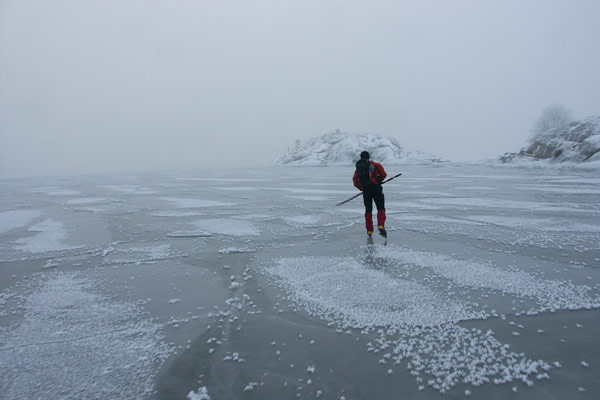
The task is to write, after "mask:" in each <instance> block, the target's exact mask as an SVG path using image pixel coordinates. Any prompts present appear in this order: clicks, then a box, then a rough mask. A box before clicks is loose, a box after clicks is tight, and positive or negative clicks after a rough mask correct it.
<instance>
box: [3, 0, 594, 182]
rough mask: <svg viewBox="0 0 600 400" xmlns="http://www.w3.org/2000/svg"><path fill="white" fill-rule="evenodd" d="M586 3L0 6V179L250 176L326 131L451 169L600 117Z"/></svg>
mask: <svg viewBox="0 0 600 400" xmlns="http://www.w3.org/2000/svg"><path fill="white" fill-rule="evenodd" d="M599 21H600V1H598V0H589V1H586V0H572V1H566V0H560V1H553V0H537V1H531V0H529V1H528V0H503V1H483V0H479V1H461V0H456V1H442V0H439V1H419V2H416V1H399V0H397V1H377V0H370V1H355V0H343V1H329V0H317V1H312V0H303V1H300V0H297V1H286V0H269V1H266V0H254V1H229V0H214V1H213V0H186V1H184V0H169V1H166V0H161V1H159V0H97V1H93V0H90V1H79V0H52V1H44V0H37V1H35V0H0V176H15V175H30V174H31V175H39V174H54V173H57V174H60V173H78V172H103V171H113V170H140V169H142V170H143V169H163V168H190V167H191V168H194V167H206V166H208V167H211V166H219V165H225V166H243V165H263V164H265V163H268V162H270V161H272V160H273V159H274V158H275V157H276V156H277V155H279V154H280V153H281V152H283V151H285V150H286V148H287V147H288V146H290V145H292V144H293V142H294V141H295V140H296V139H301V140H305V139H308V138H310V137H313V136H319V135H322V134H324V133H326V132H330V131H333V130H335V129H336V128H339V129H341V130H342V131H347V132H369V133H379V134H382V135H385V136H392V137H395V138H396V139H398V141H399V142H400V144H401V145H403V146H405V147H408V148H412V149H418V150H422V151H427V152H430V153H434V154H436V155H439V156H442V157H445V158H448V159H451V160H455V161H463V160H478V159H482V158H488V157H493V156H497V155H500V154H502V153H504V152H506V151H517V150H518V149H519V148H520V147H521V146H523V145H524V144H525V140H526V138H527V136H528V131H529V129H530V127H531V125H532V123H533V121H534V120H535V118H537V117H538V116H539V114H540V113H541V111H542V109H543V108H544V107H545V106H547V105H549V104H561V105H564V106H566V107H567V108H569V109H570V110H571V111H572V113H573V115H574V116H575V117H578V118H580V117H586V116H589V115H594V114H599V113H600V22H599Z"/></svg>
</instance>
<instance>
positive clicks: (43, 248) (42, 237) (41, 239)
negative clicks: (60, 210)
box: [15, 219, 78, 253]
mask: <svg viewBox="0 0 600 400" xmlns="http://www.w3.org/2000/svg"><path fill="white" fill-rule="evenodd" d="M29 231H30V232H38V233H37V234H36V235H34V236H31V237H28V238H21V239H18V240H17V241H16V244H17V246H15V249H17V250H20V251H26V252H28V253H45V252H50V251H61V250H72V249H76V248H78V246H71V245H69V244H67V243H65V240H66V239H67V230H66V229H65V228H64V224H63V223H62V222H57V221H53V220H51V219H47V220H45V221H43V222H40V223H39V224H36V225H34V226H32V227H31V228H29Z"/></svg>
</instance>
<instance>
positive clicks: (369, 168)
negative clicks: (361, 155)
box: [356, 160, 375, 188]
mask: <svg viewBox="0 0 600 400" xmlns="http://www.w3.org/2000/svg"><path fill="white" fill-rule="evenodd" d="M374 173H375V168H373V164H371V162H369V160H358V161H357V162H356V178H357V179H358V183H359V184H360V186H362V187H363V188H366V187H367V186H369V185H370V184H371V183H372V181H371V176H373V175H374Z"/></svg>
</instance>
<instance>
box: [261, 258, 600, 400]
mask: <svg viewBox="0 0 600 400" xmlns="http://www.w3.org/2000/svg"><path fill="white" fill-rule="evenodd" d="M374 256H376V257H380V258H382V259H384V260H385V259H387V260H388V261H389V262H390V263H391V264H394V263H395V266H394V268H395V269H401V268H402V266H403V265H404V264H413V265H417V266H418V267H419V268H421V269H427V270H428V271H429V275H434V276H437V277H438V278H441V279H446V280H450V281H451V282H453V283H454V284H455V285H458V286H462V287H468V288H471V289H486V290H489V289H493V290H498V291H500V292H504V293H507V294H509V295H517V296H524V297H529V298H534V299H535V300H536V301H537V303H538V308H537V310H538V311H541V310H545V309H562V308H567V309H578V308H591V307H599V306H600V303H599V301H598V299H593V298H591V297H590V296H589V294H588V290H589V288H588V287H585V286H576V285H573V284H571V283H569V282H562V281H553V280H542V279H539V278H536V277H534V276H533V275H531V274H528V273H525V272H520V271H508V270H504V269H500V268H498V267H495V266H493V265H487V264H482V263H476V262H472V261H469V262H468V261H461V260H455V259H452V258H450V257H444V256H439V255H436V254H433V253H422V252H415V251H405V250H404V249H398V248H389V247H388V248H384V249H381V250H380V251H378V252H377V254H375V255H374ZM266 271H267V273H268V274H269V275H271V276H272V277H275V278H276V281H277V282H278V283H279V284H280V285H281V286H282V287H283V288H284V289H285V291H286V293H287V294H288V299H289V300H290V301H292V303H294V304H295V305H296V306H298V307H299V308H301V309H304V310H306V311H307V312H309V313H310V314H312V315H315V316H318V317H320V318H323V319H325V320H327V321H330V322H332V323H334V324H336V325H337V326H338V327H339V328H340V329H344V330H345V329H351V328H354V329H362V330H363V332H375V331H376V332H378V333H379V335H380V337H379V338H378V339H377V340H375V341H374V342H371V343H369V351H373V352H375V353H379V352H382V353H385V354H383V358H382V360H381V362H382V363H388V362H392V363H394V364H399V363H400V362H402V361H403V360H405V359H408V368H409V369H410V370H411V374H413V375H415V377H416V379H417V382H419V383H423V384H427V385H429V386H431V387H432V388H434V389H437V390H439V391H441V392H445V391H447V390H448V389H450V388H452V387H453V386H454V385H456V384H457V383H459V382H464V383H471V384H473V385H481V384H483V383H485V382H494V383H496V384H500V383H506V382H511V381H513V380H520V381H522V382H524V383H526V384H528V385H530V384H532V383H533V382H532V379H533V378H532V376H545V375H544V374H545V371H547V370H549V369H550V368H551V367H550V365H549V364H548V363H546V362H545V361H541V360H537V361H536V360H531V359H528V358H526V357H525V355H523V354H516V353H514V352H511V351H510V350H509V347H508V346H507V345H504V344H502V343H501V342H500V341H498V340H497V339H496V338H495V337H494V335H493V332H491V331H488V332H483V331H481V330H477V329H472V330H468V329H465V328H463V327H461V326H459V325H458V324H457V322H459V321H461V320H469V319H481V318H487V317H488V316H489V313H488V312H487V311H485V310H484V308H482V307H481V305H479V304H477V303H475V302H473V301H467V300H466V299H465V300H458V299H456V298H454V297H453V296H451V294H448V295H444V294H442V293H445V292H444V291H442V290H437V289H436V288H435V287H430V286H431V285H432V284H433V283H432V281H433V279H432V277H431V276H428V277H427V278H426V279H423V280H422V282H423V283H421V281H418V282H417V280H416V279H410V278H408V277H406V279H405V278H404V277H405V276H406V275H402V276H403V277H402V278H399V277H397V276H396V275H394V276H391V275H390V274H388V273H386V272H384V271H383V270H375V269H373V268H370V267H367V266H366V265H363V264H361V263H360V262H358V261H356V260H354V259H352V258H341V257H303V258H281V259H279V260H277V261H276V262H275V263H274V265H272V266H270V267H268V268H267V269H266ZM539 379H541V378H539Z"/></svg>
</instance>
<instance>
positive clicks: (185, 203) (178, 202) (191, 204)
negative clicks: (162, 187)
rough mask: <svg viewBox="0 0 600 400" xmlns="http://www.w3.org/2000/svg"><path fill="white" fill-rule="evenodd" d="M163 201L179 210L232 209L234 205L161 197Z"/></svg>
mask: <svg viewBox="0 0 600 400" xmlns="http://www.w3.org/2000/svg"><path fill="white" fill-rule="evenodd" d="M161 200H165V201H168V202H170V203H172V204H174V205H175V207H177V208H204V207H230V206H233V205H234V204H231V203H223V202H220V201H213V200H204V199H184V198H179V197H161Z"/></svg>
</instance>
